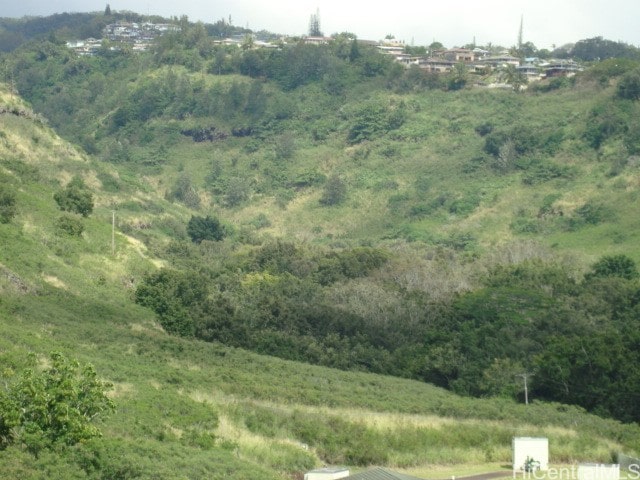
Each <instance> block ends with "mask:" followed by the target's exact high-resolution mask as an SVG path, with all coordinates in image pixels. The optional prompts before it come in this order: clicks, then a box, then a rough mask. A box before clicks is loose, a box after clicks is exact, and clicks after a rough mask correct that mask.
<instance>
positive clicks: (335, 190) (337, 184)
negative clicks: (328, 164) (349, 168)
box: [320, 175, 347, 206]
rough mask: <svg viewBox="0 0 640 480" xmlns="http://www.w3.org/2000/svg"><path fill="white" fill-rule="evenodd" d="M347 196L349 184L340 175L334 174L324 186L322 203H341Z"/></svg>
mask: <svg viewBox="0 0 640 480" xmlns="http://www.w3.org/2000/svg"><path fill="white" fill-rule="evenodd" d="M346 197H347V185H346V184H345V183H344V181H343V180H342V179H341V178H340V177H339V176H338V175H332V176H331V177H330V178H329V180H327V183H326V184H325V186H324V190H323V192H322V197H321V198H320V203H321V204H322V205H326V206H331V205H339V204H340V203H342V202H344V200H345V198H346Z"/></svg>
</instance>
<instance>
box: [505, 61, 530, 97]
mask: <svg viewBox="0 0 640 480" xmlns="http://www.w3.org/2000/svg"><path fill="white" fill-rule="evenodd" d="M502 75H503V78H504V81H505V83H508V84H509V85H511V87H513V91H514V92H520V91H522V87H523V86H525V85H526V84H527V78H526V77H525V76H524V75H523V74H522V72H520V71H519V70H518V69H517V68H516V66H515V65H508V66H507V68H506V69H505V70H504V71H503V72H502Z"/></svg>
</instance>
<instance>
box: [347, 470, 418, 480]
mask: <svg viewBox="0 0 640 480" xmlns="http://www.w3.org/2000/svg"><path fill="white" fill-rule="evenodd" d="M346 479H348V480H423V479H421V478H418V477H412V476H410V475H405V474H403V473H397V472H392V471H390V470H386V469H384V468H380V467H377V468H374V469H373V470H367V471H366V472H360V473H355V474H353V475H349V476H348V477H346Z"/></svg>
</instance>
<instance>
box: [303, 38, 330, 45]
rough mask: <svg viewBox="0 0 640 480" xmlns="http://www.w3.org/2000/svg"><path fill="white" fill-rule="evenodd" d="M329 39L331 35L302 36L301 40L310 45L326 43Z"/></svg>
mask: <svg viewBox="0 0 640 480" xmlns="http://www.w3.org/2000/svg"><path fill="white" fill-rule="evenodd" d="M331 40H332V38H331V37H302V41H303V42H304V43H306V44H310V45H326V44H327V43H329V42H330V41H331Z"/></svg>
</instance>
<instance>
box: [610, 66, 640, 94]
mask: <svg viewBox="0 0 640 480" xmlns="http://www.w3.org/2000/svg"><path fill="white" fill-rule="evenodd" d="M616 95H617V96H618V97H619V98H624V99H627V100H639V99H640V69H635V70H632V71H630V72H627V73H625V74H624V75H623V76H622V78H621V79H620V81H619V82H618V87H617V90H616Z"/></svg>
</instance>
